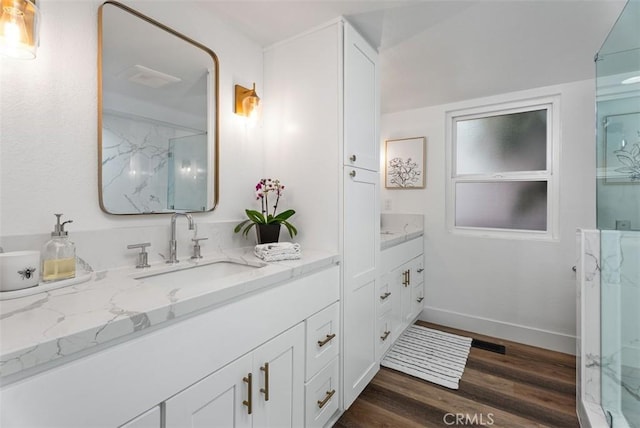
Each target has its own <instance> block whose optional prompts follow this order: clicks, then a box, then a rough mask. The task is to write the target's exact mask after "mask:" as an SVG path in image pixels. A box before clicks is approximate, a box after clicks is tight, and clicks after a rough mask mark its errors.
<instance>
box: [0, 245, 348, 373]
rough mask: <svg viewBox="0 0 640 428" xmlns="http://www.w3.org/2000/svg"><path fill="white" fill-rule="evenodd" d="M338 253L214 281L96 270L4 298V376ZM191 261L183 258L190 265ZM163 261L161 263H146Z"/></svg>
mask: <svg viewBox="0 0 640 428" xmlns="http://www.w3.org/2000/svg"><path fill="white" fill-rule="evenodd" d="M339 260H340V258H339V256H338V255H336V254H332V253H327V252H321V251H313V250H305V251H304V252H303V255H302V258H301V259H299V260H287V261H280V262H271V263H266V266H264V267H261V268H259V269H254V270H250V271H246V272H240V273H236V274H232V275H229V276H225V277H223V278H221V279H217V280H215V281H209V282H205V281H203V282H197V283H190V284H179V283H172V282H171V281H167V283H165V284H158V283H156V284H150V283H149V282H146V281H145V280H144V279H140V280H136V279H134V276H136V275H138V276H139V275H140V273H141V272H143V270H141V269H135V268H124V269H113V270H105V271H98V272H94V273H92V275H91V279H90V280H89V281H87V282H85V283H82V284H78V285H72V286H68V287H65V288H60V289H57V290H53V291H48V292H44V293H40V294H35V295H32V296H27V297H21V298H17V299H12V300H3V301H0V331H1V332H2V336H1V337H0V376H2V377H4V376H9V375H16V374H18V373H20V372H22V371H25V370H27V369H31V368H33V367H36V366H39V365H41V364H45V363H49V362H51V361H54V360H57V359H59V358H62V357H67V356H69V355H72V354H75V353H78V352H82V351H87V350H90V349H91V348H93V347H95V346H97V345H101V344H103V343H106V342H109V341H112V340H114V339H118V338H122V337H124V336H127V335H129V334H131V333H134V332H138V331H141V330H144V329H148V328H150V327H153V326H157V325H159V324H162V323H163V322H166V321H170V320H173V319H175V318H179V317H183V316H186V315H188V314H191V313H194V312H196V311H198V310H201V309H204V308H213V307H215V306H218V305H221V304H223V303H225V302H228V301H231V300H233V299H237V298H240V297H242V296H245V295H248V294H250V293H253V292H257V291H259V290H261V289H265V288H267V287H269V286H272V285H275V284H278V283H281V282H283V281H287V280H290V279H295V278H297V277H300V276H303V275H306V274H308V273H310V272H314V271H317V270H320V269H323V268H326V267H329V266H331V265H333V264H336V263H338V262H339ZM215 261H236V262H241V263H250V264H251V263H253V264H255V263H263V262H261V260H260V259H258V258H257V257H256V256H255V255H254V254H253V247H249V248H240V249H233V250H226V251H222V252H216V253H211V254H205V255H204V258H203V259H201V260H200V261H199V262H198V264H207V263H211V262H215ZM188 263H192V262H189V261H182V262H181V265H182V266H185V265H187V264H188ZM158 268H160V269H162V267H161V266H160V265H157V266H155V267H154V266H152V267H151V268H147V270H149V269H151V270H153V269H158Z"/></svg>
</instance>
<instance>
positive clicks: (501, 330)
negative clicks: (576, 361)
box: [419, 306, 576, 355]
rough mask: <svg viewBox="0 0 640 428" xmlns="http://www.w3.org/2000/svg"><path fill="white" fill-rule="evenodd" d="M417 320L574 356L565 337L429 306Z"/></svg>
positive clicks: (573, 339) (569, 338) (572, 346)
mask: <svg viewBox="0 0 640 428" xmlns="http://www.w3.org/2000/svg"><path fill="white" fill-rule="evenodd" d="M419 319H420V320H422V321H427V322H432V323H434V324H441V325H444V326H447V327H453V328H458V329H461V330H467V331H471V332H473V333H479V334H484V335H487V336H493V337H497V338H500V339H505V340H510V341H512V342H518V343H524V344H526V345H531V346H537V347H539V348H545V349H550V350H552V351H558V352H564V353H565V354H571V355H575V354H576V337H575V336H571V335H568V334H562V333H556V332H553V331H548V330H542V329H538V328H534V327H528V326H525V325H518V324H512V323H506V322H502V321H497V320H492V319H489V318H482V317H476V316H472V315H467V314H461V313H458V312H452V311H447V310H444V309H438V308H433V307H430V306H426V307H425V308H424V309H423V310H422V313H421V314H420V316H419Z"/></svg>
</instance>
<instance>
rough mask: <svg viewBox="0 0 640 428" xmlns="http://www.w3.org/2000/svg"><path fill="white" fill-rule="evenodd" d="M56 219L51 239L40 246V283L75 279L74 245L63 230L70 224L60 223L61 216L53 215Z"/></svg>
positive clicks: (70, 221) (68, 221)
mask: <svg viewBox="0 0 640 428" xmlns="http://www.w3.org/2000/svg"><path fill="white" fill-rule="evenodd" d="M54 215H55V216H56V217H58V221H57V223H56V225H55V230H54V231H53V232H51V239H50V240H49V241H47V242H46V243H45V244H44V245H43V246H42V254H41V257H40V258H41V259H42V269H41V270H40V272H42V281H43V282H52V281H59V280H61V279H69V278H75V276H76V245H75V244H74V243H73V242H71V241H70V240H69V234H68V232H67V231H66V230H64V225H65V224H67V223H72V222H73V220H67V221H65V222H64V223H62V224H61V223H60V217H62V214H54Z"/></svg>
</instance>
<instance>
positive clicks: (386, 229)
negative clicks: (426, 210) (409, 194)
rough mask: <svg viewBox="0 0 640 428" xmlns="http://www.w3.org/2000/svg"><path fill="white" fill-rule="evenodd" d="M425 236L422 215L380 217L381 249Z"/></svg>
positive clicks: (387, 215) (397, 214)
mask: <svg viewBox="0 0 640 428" xmlns="http://www.w3.org/2000/svg"><path fill="white" fill-rule="evenodd" d="M422 235H424V216H423V215H422V214H400V213H383V214H381V215H380V249H381V250H386V249H387V248H391V247H394V246H396V245H398V244H402V243H403V242H405V241H410V240H412V239H414V238H417V237H419V236H422Z"/></svg>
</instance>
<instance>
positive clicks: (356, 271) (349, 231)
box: [342, 168, 380, 408]
mask: <svg viewBox="0 0 640 428" xmlns="http://www.w3.org/2000/svg"><path fill="white" fill-rule="evenodd" d="M378 183H379V177H378V174H377V173H375V172H372V171H367V170H362V169H359V168H345V177H344V261H343V266H344V285H343V289H344V291H343V314H342V324H343V332H344V333H343V336H342V338H343V342H342V345H343V348H342V349H343V351H344V352H343V375H344V379H343V381H344V405H345V408H347V407H349V406H350V405H351V403H352V402H353V400H355V398H356V397H357V396H358V395H359V394H360V393H361V392H362V390H363V389H364V388H365V386H366V385H367V384H368V383H369V381H370V380H371V379H372V378H373V376H374V375H375V373H376V372H377V371H378V367H379V366H378V362H377V360H376V299H377V298H378V296H377V295H376V294H377V291H378V290H377V286H376V283H377V274H378V269H377V267H378V260H379V253H380V217H379V210H378Z"/></svg>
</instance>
